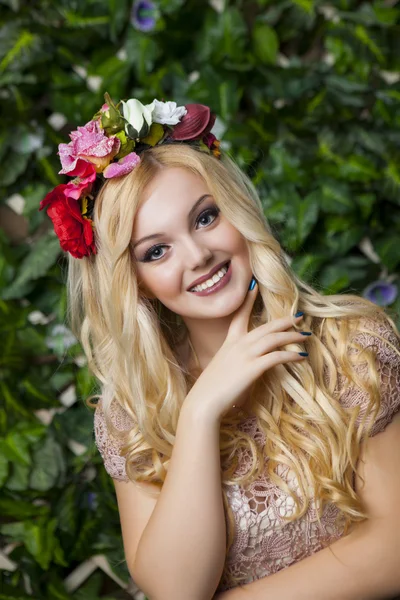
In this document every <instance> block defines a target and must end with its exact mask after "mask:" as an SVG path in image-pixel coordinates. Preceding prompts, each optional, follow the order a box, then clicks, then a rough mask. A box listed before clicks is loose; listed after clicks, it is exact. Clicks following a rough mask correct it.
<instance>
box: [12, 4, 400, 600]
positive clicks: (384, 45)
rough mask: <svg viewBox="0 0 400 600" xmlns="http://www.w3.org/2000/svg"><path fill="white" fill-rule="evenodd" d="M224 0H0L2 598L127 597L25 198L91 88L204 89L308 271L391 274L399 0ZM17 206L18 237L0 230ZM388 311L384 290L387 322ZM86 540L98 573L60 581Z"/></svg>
mask: <svg viewBox="0 0 400 600" xmlns="http://www.w3.org/2000/svg"><path fill="white" fill-rule="evenodd" d="M221 4H222V5H223V2H222V3H221V2H217V1H215V2H213V3H212V5H211V4H208V3H207V2H205V1H196V0H186V1H185V0H161V1H160V2H159V3H158V9H159V15H158V18H157V22H156V25H155V28H154V29H153V30H152V31H151V32H148V33H145V32H142V31H139V30H137V29H135V28H134V27H133V25H132V24H131V22H130V19H129V15H130V10H131V3H130V2H128V1H127V0H80V1H79V2H78V1H77V0H57V1H55V0H54V1H52V0H36V1H30V0H0V11H1V30H0V107H1V112H2V116H1V121H0V123H1V131H0V159H1V160H0V192H1V193H0V196H1V203H0V209H1V210H2V211H3V212H1V216H2V220H3V218H4V222H3V230H1V229H0V246H1V255H0V286H1V297H0V327H1V340H2V343H1V349H0V361H1V363H0V396H1V407H0V486H1V497H0V514H1V520H0V535H1V541H0V548H2V549H3V562H0V564H1V565H2V570H1V571H0V575H1V578H2V589H1V591H0V600H5V599H8V598H20V599H21V600H22V599H25V598H32V597H34V598H38V599H40V600H42V599H53V598H56V599H59V600H64V599H66V598H74V599H76V600H80V599H83V598H85V600H92V599H95V598H100V597H101V598H108V599H109V600H111V598H122V597H127V595H126V592H122V591H121V588H120V585H119V583H118V582H120V583H125V584H126V583H127V582H128V572H127V569H126V567H125V565H124V563H123V551H122V542H121V537H120V529H119V520H118V513H117V508H116V502H115V497H114V491H113V485H112V482H111V480H110V478H109V477H108V475H107V474H106V473H105V471H104V468H103V466H102V462H101V458H100V456H99V455H98V453H97V451H96V448H95V446H94V440H93V432H92V429H93V415H92V413H91V412H90V411H89V410H88V409H87V408H86V406H85V405H84V402H83V400H84V398H86V397H87V396H88V395H90V393H93V391H95V382H94V381H93V379H92V378H91V377H90V375H89V374H88V372H87V369H86V367H85V366H84V360H83V358H82V350H81V348H80V346H79V344H77V343H76V340H74V339H73V338H71V336H70V334H68V332H65V330H63V327H62V326H63V323H64V320H65V310H66V304H65V290H64V284H65V269H66V262H65V257H63V256H62V255H61V254H60V248H59V244H58V239H57V238H56V237H55V235H54V232H53V229H52V224H51V222H50V220H49V219H48V217H47V216H46V214H45V212H44V211H43V212H41V213H39V212H38V206H39V202H40V200H41V199H42V198H43V197H44V196H45V194H46V193H47V192H48V191H49V190H50V189H51V188H52V187H54V186H55V185H57V184H58V183H62V182H63V179H62V178H61V177H60V176H59V175H57V173H58V171H59V170H60V168H61V167H60V163H59V160H58V157H57V155H56V151H57V145H58V144H59V143H61V142H68V141H69V138H68V133H69V132H70V131H71V130H72V129H76V126H77V125H83V124H84V123H86V122H87V121H88V120H90V119H91V117H92V116H93V114H94V113H95V112H96V111H97V110H98V108H99V107H100V106H101V105H102V103H103V94H104V92H105V91H108V92H109V93H110V95H111V97H112V98H113V99H114V100H119V99H121V98H122V99H127V98H130V97H136V98H138V99H140V100H141V101H142V102H143V103H148V102H151V101H152V100H153V98H158V99H164V100H174V101H176V102H177V103H178V105H182V104H184V103H187V102H200V103H205V104H207V105H209V106H210V107H211V108H212V110H214V111H215V112H216V113H217V115H218V121H217V126H218V128H219V132H220V135H217V137H220V138H221V139H222V141H223V142H222V149H223V150H225V151H229V152H231V153H232V155H233V156H234V157H235V158H236V160H237V161H238V162H239V164H240V165H241V167H242V168H243V169H244V170H245V171H246V172H247V173H249V174H250V176H251V177H252V179H253V181H254V183H255V184H256V186H257V188H258V189H259V191H260V194H261V197H262V201H263V204H264V207H265V212H266V215H267V217H268V219H269V221H270V222H271V224H272V225H273V227H274V229H275V231H276V233H277V235H278V236H279V239H280V240H281V242H282V244H283V246H284V248H285V251H286V252H287V254H288V256H289V257H291V259H292V265H293V267H294V269H295V270H296V271H297V273H299V275H300V276H301V277H303V278H304V279H305V280H306V281H308V282H309V283H311V284H312V285H313V286H316V287H318V288H319V289H321V290H322V291H324V292H325V293H336V292H352V293H357V294H362V293H363V292H364V290H365V288H366V286H367V285H368V284H370V283H372V282H374V281H376V280H382V279H384V280H386V281H390V282H392V283H394V284H396V282H397V283H398V279H399V265H400V252H399V240H400V237H399V234H400V210H399V206H400V199H399V189H400V167H399V158H400V151H399V148H400V103H399V100H400V82H399V80H400V76H399V61H400V31H399V20H400V9H399V7H398V6H397V4H398V3H397V2H396V1H393V0H392V1H383V0H377V1H375V2H369V1H368V2H359V1H355V0H342V1H339V2H330V3H328V2H327V1H325V2H322V1H319V0H280V1H279V0H277V1H273V0H271V1H268V0H258V1H257V0H254V1H246V0H242V1H240V0H236V1H234V0H231V1H230V2H225V6H222V10H221ZM219 7H220V9H218V8H219ZM54 113H56V115H55V116H54ZM58 113H59V114H60V115H64V117H65V119H64V121H65V124H64V125H63V126H62V127H61V128H60V126H59V125H58V126H56V125H55V123H56V121H57V114H58ZM21 197H22V198H23V201H22V204H21ZM18 202H19V204H18ZM10 206H11V207H13V208H10ZM18 206H19V208H18ZM11 217H13V219H14V220H15V222H17V224H18V226H19V227H21V228H22V230H23V231H24V234H23V235H19V236H13V234H12V233H10V231H11V230H10V229H9V228H7V227H5V226H4V223H5V220H6V219H8V218H11ZM399 309H400V298H399V296H397V298H396V300H395V301H394V303H392V305H391V306H390V307H388V310H391V311H392V314H393V315H394V317H395V319H396V321H397V324H398V325H399V318H398V317H399ZM75 400H76V401H75ZM93 556H104V557H105V560H106V561H107V563H108V565H109V567H110V572H109V574H107V573H106V572H105V571H107V569H102V568H99V569H96V570H95V571H94V572H93V573H92V575H90V576H89V577H88V578H86V579H85V580H84V581H83V583H82V585H80V586H79V587H78V589H76V590H75V591H73V592H72V591H68V584H66V583H65V580H66V578H67V577H68V576H69V575H71V573H73V572H74V571H75V569H76V568H77V567H79V565H82V564H86V562H85V561H88V560H89V561H90V559H91V558H92V557H93ZM5 558H7V560H8V561H9V562H4V560H5ZM155 568H156V566H155ZM110 574H111V576H110ZM67 581H68V580H67Z"/></svg>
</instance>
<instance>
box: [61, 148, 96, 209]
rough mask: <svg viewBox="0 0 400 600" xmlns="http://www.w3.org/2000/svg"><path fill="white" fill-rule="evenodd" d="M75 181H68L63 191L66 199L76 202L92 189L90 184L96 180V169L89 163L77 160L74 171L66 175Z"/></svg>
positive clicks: (80, 159)
mask: <svg viewBox="0 0 400 600" xmlns="http://www.w3.org/2000/svg"><path fill="white" fill-rule="evenodd" d="M68 175H70V176H71V177H73V176H75V179H73V180H72V181H69V182H68V183H67V185H66V187H65V189H64V195H65V196H67V198H73V199H74V200H78V199H79V198H80V197H81V196H84V195H85V194H88V193H89V192H90V191H91V189H92V183H93V181H94V180H95V179H96V169H95V168H94V165H93V164H92V163H91V162H87V161H86V160H83V159H82V158H79V159H78V160H77V163H76V167H75V169H73V170H72V171H70V172H69V173H68Z"/></svg>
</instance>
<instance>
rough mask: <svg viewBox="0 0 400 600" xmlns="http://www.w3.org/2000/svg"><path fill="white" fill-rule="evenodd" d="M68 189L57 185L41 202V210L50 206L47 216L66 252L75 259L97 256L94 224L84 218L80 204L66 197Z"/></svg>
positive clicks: (62, 185)
mask: <svg viewBox="0 0 400 600" xmlns="http://www.w3.org/2000/svg"><path fill="white" fill-rule="evenodd" d="M67 187H68V186H67V185H65V184H63V183H62V184H60V185H57V186H56V187H55V188H54V189H53V190H51V191H50V192H49V193H48V194H47V195H46V197H45V198H44V199H43V200H42V201H41V203H40V209H39V210H43V208H45V207H46V206H48V209H47V214H48V216H49V217H50V219H51V220H52V221H53V225H54V231H55V232H56V235H57V237H58V238H59V240H60V246H61V248H62V249H63V250H64V251H65V252H69V253H70V254H72V256H74V257H75V258H82V257H83V256H90V254H96V247H95V244H94V236H93V229H92V222H91V220H90V219H85V218H84V217H83V216H82V214H81V209H80V205H79V202H77V201H76V200H74V199H73V198H69V197H66V196H65V191H66V188H67Z"/></svg>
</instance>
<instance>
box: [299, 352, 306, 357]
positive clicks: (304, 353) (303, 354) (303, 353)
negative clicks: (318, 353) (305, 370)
mask: <svg viewBox="0 0 400 600" xmlns="http://www.w3.org/2000/svg"><path fill="white" fill-rule="evenodd" d="M299 354H300V356H308V352H299Z"/></svg>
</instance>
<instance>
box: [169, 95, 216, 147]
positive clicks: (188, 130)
mask: <svg viewBox="0 0 400 600" xmlns="http://www.w3.org/2000/svg"><path fill="white" fill-rule="evenodd" d="M185 108H186V110H187V113H186V115H184V116H183V117H182V119H181V120H180V122H179V123H177V124H176V125H175V126H174V129H173V131H172V132H171V138H172V139H173V140H178V141H182V142H183V141H186V140H196V139H198V138H201V137H203V136H205V135H207V134H208V133H209V132H210V131H211V129H212V128H213V126H214V123H215V114H214V113H212V112H211V110H210V108H209V107H208V106H205V105H204V104H185Z"/></svg>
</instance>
